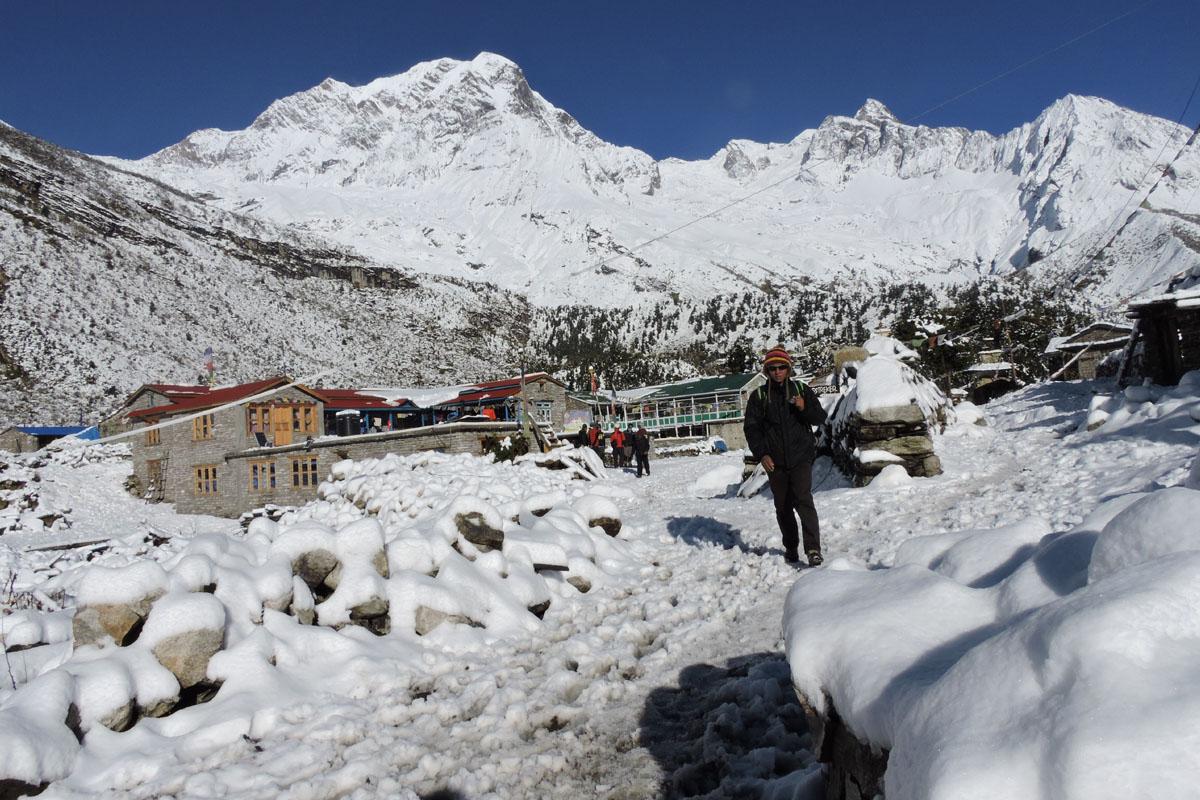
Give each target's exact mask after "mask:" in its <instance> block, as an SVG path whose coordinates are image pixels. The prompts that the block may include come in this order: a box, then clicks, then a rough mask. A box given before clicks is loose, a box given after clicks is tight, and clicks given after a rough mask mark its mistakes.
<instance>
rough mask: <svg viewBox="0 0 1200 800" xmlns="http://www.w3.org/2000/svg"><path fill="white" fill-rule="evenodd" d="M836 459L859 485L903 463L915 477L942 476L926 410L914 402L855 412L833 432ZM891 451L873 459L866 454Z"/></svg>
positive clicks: (907, 470)
mask: <svg viewBox="0 0 1200 800" xmlns="http://www.w3.org/2000/svg"><path fill="white" fill-rule="evenodd" d="M832 444H833V447H832V450H833V460H834V463H835V464H837V465H838V467H839V468H840V469H841V470H842V472H843V473H845V474H846V475H847V476H848V477H849V478H850V479H851V480H853V481H854V484H855V485H856V486H866V485H867V484H868V483H870V482H871V479H872V478H874V477H875V476H876V475H878V474H879V473H880V472H882V471H883V468H884V467H886V466H888V465H889V464H901V465H903V466H904V470H905V471H906V472H907V473H908V474H909V475H912V476H914V477H930V476H933V475H940V474H941V472H942V462H941V460H940V459H939V458H938V457H937V455H936V454H935V453H934V451H933V440H932V439H931V438H930V436H929V424H928V422H927V421H926V419H925V412H923V411H922V410H921V408H920V407H919V406H917V405H916V404H915V403H912V404H909V405H905V406H891V407H888V408H875V409H870V410H868V411H866V412H863V413H858V412H855V413H853V414H851V415H850V417H849V418H848V419H846V421H845V422H844V423H843V424H841V425H840V426H839V427H838V429H837V430H835V431H834V432H833V443H832ZM869 451H874V452H876V453H878V452H883V453H887V454H890V456H891V457H892V458H891V459H890V460H871V459H869V458H867V453H868V452H869Z"/></svg>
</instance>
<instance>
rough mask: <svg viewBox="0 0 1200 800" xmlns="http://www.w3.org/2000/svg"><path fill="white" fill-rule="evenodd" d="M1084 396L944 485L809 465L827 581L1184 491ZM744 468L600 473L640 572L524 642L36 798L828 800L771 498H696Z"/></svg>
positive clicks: (940, 444)
mask: <svg viewBox="0 0 1200 800" xmlns="http://www.w3.org/2000/svg"><path fill="white" fill-rule="evenodd" d="M1093 388H1095V387H1093V386H1092V385H1090V384H1060V385H1050V386H1036V387H1032V388H1030V389H1028V390H1026V391H1024V392H1022V393H1019V394H1018V395H1015V396H1013V397H1011V398H1008V399H1006V400H1004V401H1002V402H998V403H995V404H993V405H992V406H990V407H989V408H988V413H989V418H990V423H991V426H990V427H986V428H984V427H975V426H955V427H952V428H951V429H949V430H948V431H947V432H946V434H945V435H943V436H940V437H938V439H937V442H936V444H937V449H938V453H939V455H940V456H941V458H942V460H943V463H944V464H945V468H946V474H945V475H943V476H940V477H938V478H934V479H921V480H914V481H912V482H911V483H908V484H907V485H902V486H897V487H890V488H885V487H878V486H876V487H868V488H867V489H852V488H849V487H848V486H847V485H846V483H845V481H844V480H843V479H842V478H841V477H840V476H839V475H837V474H836V473H831V474H828V475H826V470H825V463H826V462H825V461H821V462H819V463H818V464H817V467H816V470H815V473H814V474H815V475H816V477H817V479H818V480H820V483H819V485H818V487H817V492H816V503H817V508H818V511H819V512H820V515H821V521H822V535H823V539H824V546H825V552H826V557H827V563H829V562H831V561H834V560H835V559H837V558H839V557H847V558H852V559H856V560H859V561H863V562H866V563H868V564H887V563H890V560H891V558H892V556H893V554H894V552H895V550H896V548H897V547H898V546H899V544H901V543H902V542H903V541H905V540H906V539H909V538H911V537H912V536H915V535H923V534H931V533H938V532H942V531H951V530H962V529H968V528H983V527H994V526H997V525H1001V524H1006V523H1012V522H1017V521H1020V520H1023V519H1026V518H1028V517H1031V516H1040V517H1043V518H1045V519H1046V520H1047V522H1048V523H1049V524H1050V525H1051V527H1052V528H1053V529H1055V530H1061V529H1063V528H1065V527H1068V526H1069V525H1070V524H1073V523H1074V522H1077V521H1078V520H1079V519H1081V518H1082V516H1083V515H1084V514H1086V513H1087V512H1088V511H1090V510H1091V509H1092V508H1094V507H1095V505H1096V504H1097V503H1098V502H1099V501H1100V500H1102V499H1104V498H1107V497H1109V496H1112V495H1114V494H1120V493H1124V492H1128V491H1133V490H1137V489H1144V488H1153V486H1169V485H1174V484H1176V483H1179V482H1180V481H1182V480H1183V477H1184V475H1185V474H1186V471H1187V465H1188V464H1189V462H1190V460H1191V458H1192V456H1193V455H1194V453H1195V443H1196V436H1195V433H1194V432H1192V431H1191V430H1184V429H1182V428H1181V429H1179V430H1170V429H1167V430H1162V431H1159V432H1158V433H1157V434H1156V435H1155V436H1154V437H1151V438H1148V437H1146V436H1127V437H1126V436H1094V435H1089V434H1084V433H1078V432H1077V430H1078V428H1079V426H1080V424H1081V423H1082V422H1083V421H1084V420H1085V418H1086V415H1087V404H1088V400H1089V399H1090V397H1091V395H1092V390H1093ZM1100 388H1107V387H1100ZM736 464H740V455H738V454H727V455H722V456H704V457H698V458H679V459H661V460H657V461H655V462H653V464H652V468H653V470H654V472H653V474H652V475H651V476H649V477H648V478H642V479H637V478H634V477H633V475H632V474H631V473H625V474H617V473H616V472H615V471H612V472H611V473H610V474H612V475H613V482H614V483H615V484H616V485H618V486H624V487H628V488H630V489H631V490H633V492H634V493H635V495H636V496H635V499H633V500H620V501H619V503H620V505H621V510H622V514H623V517H624V519H625V523H626V531H625V532H623V533H622V534H621V536H622V538H623V539H624V538H628V540H629V541H630V542H632V543H633V544H634V546H635V547H636V552H637V554H638V556H639V558H641V560H642V562H643V563H644V564H645V565H647V567H648V569H647V573H646V575H645V577H644V578H643V579H642V580H641V581H640V582H635V583H633V584H630V585H627V586H624V587H620V588H612V587H609V588H597V589H595V590H593V591H592V592H591V593H589V594H587V595H584V596H583V597H581V598H580V600H579V602H578V603H575V604H573V605H570V606H568V607H552V608H551V610H550V611H549V612H548V613H547V615H546V620H545V624H544V625H543V626H541V628H540V629H539V630H538V632H537V633H535V634H534V635H533V636H531V637H530V638H529V639H526V640H521V641H509V642H505V643H501V644H499V645H495V646H488V647H482V646H474V647H464V646H463V642H453V643H454V644H455V647H453V648H451V647H446V649H444V650H438V649H435V648H434V647H431V648H430V649H429V651H428V652H426V653H425V654H424V655H423V657H422V660H423V663H422V668H421V669H417V670H414V669H412V668H411V667H410V666H408V665H407V664H405V663H403V662H402V661H400V660H396V661H394V662H387V661H373V662H371V663H358V662H354V663H350V664H346V663H345V662H340V661H337V660H336V659H333V660H332V664H331V666H333V665H337V666H339V669H338V670H337V671H336V672H333V671H326V672H322V673H321V674H314V676H313V678H312V680H311V681H309V682H306V683H305V684H304V685H299V686H295V687H292V689H293V690H294V697H293V698H292V699H290V700H289V701H288V702H281V703H280V704H279V706H278V707H277V708H274V709H273V710H272V711H271V712H270V713H267V714H258V715H256V717H255V720H254V726H253V734H252V735H243V734H242V732H241V731H240V729H232V728H231V729H229V730H226V729H223V728H222V726H221V725H219V724H214V725H211V726H209V727H206V728H203V729H201V730H199V731H197V732H196V733H193V734H189V735H186V736H181V737H178V738H176V739H174V740H169V739H168V740H165V741H166V745H164V740H163V739H162V738H156V737H153V736H150V735H148V733H147V728H148V726H147V725H145V724H144V723H139V725H138V726H136V727H135V728H134V729H133V730H131V731H129V732H126V733H121V734H115V733H111V732H108V731H106V730H103V729H98V730H94V731H93V732H92V733H91V734H89V736H88V739H87V745H86V747H85V749H84V751H83V754H82V757H81V759H80V761H79V763H78V764H77V765H76V768H75V771H74V773H73V774H72V775H71V776H70V777H69V778H67V779H66V780H64V781H61V782H59V783H56V784H53V785H52V786H51V787H50V788H49V789H48V790H47V792H46V794H45V795H44V796H46V797H70V798H82V797H93V796H97V795H99V796H121V797H133V798H149V797H161V796H164V795H169V796H173V797H176V798H185V797H186V798H202V797H214V796H218V795H219V796H222V797H226V798H259V797H288V798H301V797H303V798H333V797H361V798H367V797H406V798H412V797H426V796H431V795H433V794H434V793H436V792H439V791H444V792H447V794H445V795H444V796H447V797H461V798H470V799H471V800H476V798H493V797H494V798H515V797H549V798H556V797H562V798H567V797H572V798H573V797H602V798H621V799H626V798H650V797H664V796H691V797H705V796H707V797H713V798H716V797H728V796H749V797H755V796H761V797H768V796H794V797H806V796H812V797H816V796H819V793H815V790H814V791H809V790H808V788H806V787H813V785H814V784H816V783H817V782H818V779H819V774H818V770H817V768H816V767H815V766H814V765H813V761H812V755H811V754H810V753H808V752H807V751H806V749H805V748H806V746H807V744H808V740H807V737H806V736H805V734H804V731H803V724H802V722H801V721H800V716H799V710H798V705H797V703H796V701H795V697H794V695H793V693H792V691H791V688H790V679H789V674H788V668H787V665H786V663H785V662H784V661H783V656H782V642H781V619H782V610H783V601H784V597H785V595H786V593H787V591H788V589H789V588H790V587H791V585H792V584H793V583H794V581H796V580H804V577H805V575H806V574H811V573H808V572H807V571H806V570H799V571H797V570H796V569H794V568H793V567H790V566H788V565H785V564H784V563H783V558H782V551H781V547H780V542H779V533H778V531H777V529H776V525H775V520H774V513H773V509H772V504H771V500H770V498H769V496H766V495H760V496H757V497H754V498H751V499H749V500H742V499H737V498H733V497H732V492H729V493H727V495H726V496H722V497H716V498H706V497H696V496H693V491H692V489H693V487H694V486H695V487H697V488H699V487H701V486H704V485H706V483H707V482H706V481H704V480H702V479H703V478H704V477H705V476H706V475H709V474H710V473H712V472H713V470H714V469H716V468H725V469H726V470H727V471H728V468H729V467H730V466H731V465H736ZM822 478H823V480H821V479H822ZM431 638H433V639H434V640H435V641H436V639H437V637H431ZM449 643H452V640H450V639H449V638H448V639H447V640H446V641H444V642H443V644H449ZM331 657H332V654H331ZM203 708H204V707H203V706H197V707H196V708H194V709H189V710H187V711H184V712H177V713H182V714H188V713H203V711H202V710H203Z"/></svg>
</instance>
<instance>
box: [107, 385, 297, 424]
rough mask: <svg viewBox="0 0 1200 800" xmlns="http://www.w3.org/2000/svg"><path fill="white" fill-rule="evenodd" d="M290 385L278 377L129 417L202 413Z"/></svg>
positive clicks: (215, 390) (150, 409) (181, 401)
mask: <svg viewBox="0 0 1200 800" xmlns="http://www.w3.org/2000/svg"><path fill="white" fill-rule="evenodd" d="M288 383H291V380H290V379H289V378H286V377H277V378H267V379H266V380H261V381H254V382H252V383H242V384H238V385H237V386H226V387H223V388H221V389H209V390H208V391H207V392H205V393H204V394H200V395H195V396H192V397H180V398H179V400H178V401H176V402H174V403H171V404H169V405H165V406H155V407H153V408H139V409H138V410H137V411H131V412H129V414H128V415H127V416H129V417H130V418H131V419H140V418H142V417H163V416H168V415H170V414H180V413H183V412H184V411H200V410H201V409H205V408H214V407H216V406H220V405H224V404H225V403H234V402H237V401H238V400H243V399H245V398H247V397H253V396H254V395H256V394H258V393H259V392H265V391H267V390H268V389H273V388H275V387H276V386H283V385H286V384H288ZM305 391H308V390H305ZM310 393H311V392H310Z"/></svg>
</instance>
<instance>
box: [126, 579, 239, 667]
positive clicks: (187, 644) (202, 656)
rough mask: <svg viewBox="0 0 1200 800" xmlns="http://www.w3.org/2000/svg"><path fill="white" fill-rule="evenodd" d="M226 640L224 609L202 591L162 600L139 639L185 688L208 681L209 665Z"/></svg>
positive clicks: (156, 605)
mask: <svg viewBox="0 0 1200 800" xmlns="http://www.w3.org/2000/svg"><path fill="white" fill-rule="evenodd" d="M224 640H225V606H224V605H222V604H221V602H220V601H219V600H217V599H216V598H215V597H213V596H212V595H209V594H204V593H202V592H196V593H191V594H174V595H167V596H166V597H163V598H162V599H161V600H159V601H158V602H156V603H155V604H154V608H153V609H152V610H151V612H150V618H149V619H148V620H146V627H145V628H144V629H143V631H142V635H141V637H139V643H140V644H141V645H142V646H143V647H146V648H149V649H150V651H151V652H153V653H154V657H155V658H156V659H158V662H159V663H160V664H162V665H163V666H164V667H166V668H167V669H168V670H170V671H171V674H172V675H174V676H175V679H176V680H178V681H179V685H180V687H181V688H184V689H189V688H191V687H193V686H195V685H196V684H198V683H201V682H202V681H204V680H205V679H206V678H207V673H208V662H209V660H210V659H211V658H212V657H213V656H214V655H216V653H217V651H218V650H220V649H221V645H222V644H223V642H224Z"/></svg>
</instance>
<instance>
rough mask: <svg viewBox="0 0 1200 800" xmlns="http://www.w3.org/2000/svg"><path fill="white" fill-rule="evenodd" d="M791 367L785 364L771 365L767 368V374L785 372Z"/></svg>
mask: <svg viewBox="0 0 1200 800" xmlns="http://www.w3.org/2000/svg"><path fill="white" fill-rule="evenodd" d="M789 369H791V367H789V366H788V365H787V364H772V365H771V366H769V367H767V372H787V371H788V370H789Z"/></svg>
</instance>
